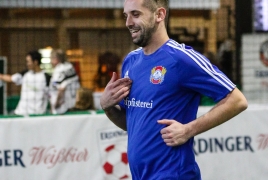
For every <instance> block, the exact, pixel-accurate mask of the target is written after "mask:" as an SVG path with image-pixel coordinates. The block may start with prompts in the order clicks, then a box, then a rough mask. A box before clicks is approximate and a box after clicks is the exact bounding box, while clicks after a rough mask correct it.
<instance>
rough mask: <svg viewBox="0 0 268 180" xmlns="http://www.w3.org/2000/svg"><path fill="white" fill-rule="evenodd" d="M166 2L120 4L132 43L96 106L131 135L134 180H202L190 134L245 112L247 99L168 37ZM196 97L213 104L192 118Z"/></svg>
mask: <svg viewBox="0 0 268 180" xmlns="http://www.w3.org/2000/svg"><path fill="white" fill-rule="evenodd" d="M168 11H169V7H168V1H167V0H125V2H124V16H125V19H126V26H127V28H128V29H129V31H130V34H131V37H132V40H133V43H134V44H136V45H138V46H140V48H138V49H136V50H134V51H132V52H130V53H129V54H128V55H127V56H126V58H125V59H124V62H123V65H122V78H120V79H117V75H116V73H114V74H113V76H112V78H111V80H110V81H109V83H108V84H107V86H106V88H105V90H104V92H103V95H102V97H101V99H100V104H101V107H102V108H103V110H104V112H105V113H106V115H107V116H108V118H109V119H110V120H111V121H112V122H114V123H115V124H116V125H117V126H119V127H120V128H122V129H124V130H126V131H127V133H128V160H129V165H130V170H131V174H132V178H133V180H151V179H153V180H164V179H169V180H200V179H201V173H200V170H199V167H198V165H197V163H196V161H195V156H194V152H193V142H194V136H195V135H198V134H200V133H202V132H205V131H207V130H209V129H211V128H214V127H216V126H218V125H220V124H222V123H224V122H226V121H227V120H229V119H231V118H232V117H234V116H236V115H237V114H239V113H240V112H242V111H243V110H245V109H246V108H247V101H246V99H245V97H244V95H243V94H242V93H241V92H240V91H239V90H238V89H237V88H236V87H235V85H234V84H233V83H232V82H231V81H230V80H229V79H228V78H227V77H226V76H225V75H224V74H223V73H222V72H221V71H219V69H218V68H217V67H215V66H213V65H212V64H211V63H210V62H209V60H208V59H207V58H206V57H204V56H203V55H201V54H200V53H198V52H196V51H195V50H194V49H192V48H191V47H189V46H187V45H185V44H180V43H178V42H175V41H174V40H172V39H170V38H169V37H168V35H167V29H166V24H167V19H168ZM201 94H203V95H205V96H208V97H211V98H213V99H214V100H215V101H216V102H217V104H216V105H215V106H214V107H213V108H212V109H211V110H210V111H209V112H207V113H206V114H204V115H203V116H201V117H198V118H197V117H196V115H197V110H198V105H199V101H200V96H201Z"/></svg>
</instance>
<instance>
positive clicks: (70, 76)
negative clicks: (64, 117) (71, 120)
mask: <svg viewBox="0 0 268 180" xmlns="http://www.w3.org/2000/svg"><path fill="white" fill-rule="evenodd" d="M50 59H51V65H52V67H53V73H52V77H51V81H50V86H49V91H50V92H49V93H50V105H51V112H52V114H64V113H65V112H67V110H68V109H70V108H73V107H74V105H75V99H76V91H77V89H78V88H79V87H80V82H79V78H78V75H77V73H76V71H75V69H74V67H73V65H72V64H71V63H70V62H68V61H67V58H66V54H65V52H64V51H63V50H61V49H56V50H52V52H51V56H50Z"/></svg>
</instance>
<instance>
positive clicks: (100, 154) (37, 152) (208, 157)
mask: <svg viewBox="0 0 268 180" xmlns="http://www.w3.org/2000/svg"><path fill="white" fill-rule="evenodd" d="M209 109H210V107H208V108H200V110H199V113H198V115H199V116H200V115H202V114H203V113H205V112H207V111H208V110H209ZM267 111H268V107H263V106H257V105H256V106H251V107H250V108H249V109H248V110H246V111H245V112H243V113H241V114H240V115H238V116H237V117H235V118H233V119H232V120H230V121H228V122H227V123H225V124H222V125H221V126H219V127H217V128H214V129H212V130H209V131H207V132H205V133H203V134H200V135H198V136H196V137H195V145H194V147H193V148H194V152H195V154H196V160H197V163H198V164H199V167H200V170H201V174H202V179H204V180H215V179H216V180H226V179H228V180H237V179H243V180H252V179H258V180H267V178H268V171H267V169H268V161H267V158H266V157H268V118H267ZM0 147H1V149H0V174H1V179H4V180H18V179H23V180H24V179H25V180H77V179H79V180H118V179H127V180H129V179H131V174H130V171H129V165H128V160H127V152H126V147H127V133H126V132H125V131H123V130H121V129H119V128H117V127H116V126H115V125H114V124H113V123H111V122H110V121H109V120H108V119H107V117H106V116H105V115H104V114H91V115H88V114H87V115H59V116H41V117H24V118H3V119H1V121H0Z"/></svg>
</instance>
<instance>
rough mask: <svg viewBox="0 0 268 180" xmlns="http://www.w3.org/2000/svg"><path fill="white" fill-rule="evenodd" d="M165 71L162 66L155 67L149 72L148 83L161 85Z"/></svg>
mask: <svg viewBox="0 0 268 180" xmlns="http://www.w3.org/2000/svg"><path fill="white" fill-rule="evenodd" d="M166 72H167V70H166V68H164V67H163V66H156V67H154V68H153V69H152V70H151V76H150V81H151V83H153V84H161V83H162V82H163V81H164V77H165V74H166Z"/></svg>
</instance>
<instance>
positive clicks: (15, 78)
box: [11, 70, 28, 86]
mask: <svg viewBox="0 0 268 180" xmlns="http://www.w3.org/2000/svg"><path fill="white" fill-rule="evenodd" d="M26 72H28V70H24V71H21V72H19V73H15V74H13V75H11V81H12V82H13V83H15V84H16V85H17V86H19V85H21V84H22V78H23V76H24V74H25V73H26Z"/></svg>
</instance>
